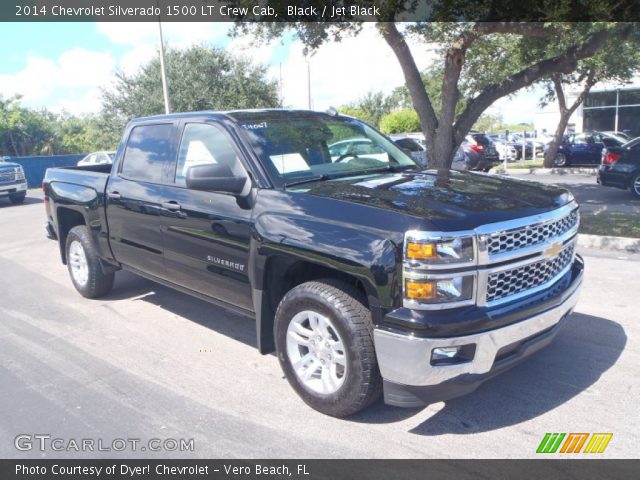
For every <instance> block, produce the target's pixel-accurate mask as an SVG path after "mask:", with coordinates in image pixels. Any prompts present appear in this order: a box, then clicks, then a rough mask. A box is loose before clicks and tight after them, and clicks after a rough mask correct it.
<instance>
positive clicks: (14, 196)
mask: <svg viewBox="0 0 640 480" xmlns="http://www.w3.org/2000/svg"><path fill="white" fill-rule="evenodd" d="M26 196H27V192H20V193H11V194H9V201H10V202H11V203H13V204H14V205H17V204H19V203H22V202H24V199H25V198H26Z"/></svg>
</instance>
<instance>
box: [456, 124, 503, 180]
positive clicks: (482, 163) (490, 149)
mask: <svg viewBox="0 0 640 480" xmlns="http://www.w3.org/2000/svg"><path fill="white" fill-rule="evenodd" d="M461 147H462V150H463V151H464V154H465V157H466V162H467V169H468V170H473V171H481V172H488V171H489V170H491V168H493V167H494V166H496V165H497V164H499V163H500V157H499V155H498V150H496V147H495V145H494V144H493V142H492V141H491V139H490V138H489V137H488V136H487V135H485V134H484V133H470V134H469V135H467V136H466V137H465V139H464V141H463V142H462V145H461Z"/></svg>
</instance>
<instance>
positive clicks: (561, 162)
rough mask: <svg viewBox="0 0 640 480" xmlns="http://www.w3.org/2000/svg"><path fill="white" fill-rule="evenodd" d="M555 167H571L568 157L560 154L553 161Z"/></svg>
mask: <svg viewBox="0 0 640 480" xmlns="http://www.w3.org/2000/svg"><path fill="white" fill-rule="evenodd" d="M553 165H554V166H555V167H567V166H569V162H568V161H567V156H566V155H565V154H564V153H558V154H557V155H556V158H555V159H554V160H553Z"/></svg>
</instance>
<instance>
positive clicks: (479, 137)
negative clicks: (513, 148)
mask: <svg viewBox="0 0 640 480" xmlns="http://www.w3.org/2000/svg"><path fill="white" fill-rule="evenodd" d="M471 136H472V137H473V139H474V140H475V141H476V143H477V144H478V145H482V146H486V145H491V143H492V142H491V140H490V139H489V137H487V136H486V135H484V134H482V133H474V134H473V135H471Z"/></svg>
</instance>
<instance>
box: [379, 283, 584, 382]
mask: <svg viewBox="0 0 640 480" xmlns="http://www.w3.org/2000/svg"><path fill="white" fill-rule="evenodd" d="M581 281H582V279H580V283H581ZM580 283H578V284H577V285H575V289H574V291H573V293H572V294H571V295H570V296H568V297H567V298H566V299H565V300H564V301H563V302H562V303H560V304H558V305H556V306H554V307H552V308H550V309H549V310H546V311H544V312H542V313H540V314H538V315H535V316H532V317H529V318H527V319H526V320H522V321H520V322H517V323H514V324H511V325H508V326H506V327H502V328H498V329H495V330H491V331H488V332H483V333H477V334H473V335H466V336H461V337H450V338H418V337H414V336H410V335H402V334H397V333H393V332H389V331H386V330H380V329H376V330H375V331H374V342H375V348H376V355H377V358H378V365H379V367H380V373H381V374H382V378H383V379H384V380H385V381H388V382H393V383H396V384H401V385H411V386H425V387H426V386H435V385H439V384H441V383H443V382H446V381H448V380H452V379H454V378H456V377H459V376H461V375H466V374H474V375H483V374H487V373H489V372H490V371H491V370H492V368H493V367H494V363H495V361H496V355H497V353H498V352H499V351H500V349H502V348H503V347H507V346H509V345H512V344H514V343H517V342H519V341H522V340H525V339H527V338H530V337H534V336H535V335H537V334H539V333H541V332H544V331H545V330H548V329H550V328H552V327H554V326H555V325H556V324H558V322H560V320H561V319H562V318H564V317H565V316H566V315H567V314H568V313H570V312H571V311H572V310H573V308H574V307H575V305H576V303H577V301H578V296H579V292H580ZM468 344H475V346H476V350H475V355H474V357H473V359H472V360H470V361H467V362H465V363H460V364H457V365H440V366H434V365H431V352H432V350H433V349H434V348H439V347H451V346H458V345H468Z"/></svg>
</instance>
